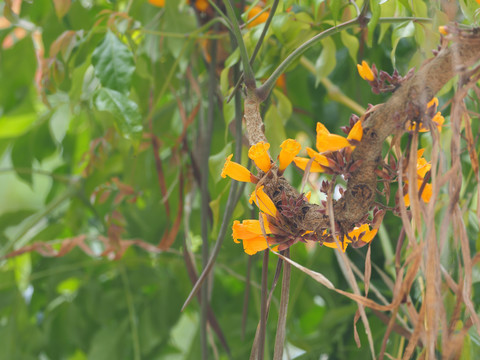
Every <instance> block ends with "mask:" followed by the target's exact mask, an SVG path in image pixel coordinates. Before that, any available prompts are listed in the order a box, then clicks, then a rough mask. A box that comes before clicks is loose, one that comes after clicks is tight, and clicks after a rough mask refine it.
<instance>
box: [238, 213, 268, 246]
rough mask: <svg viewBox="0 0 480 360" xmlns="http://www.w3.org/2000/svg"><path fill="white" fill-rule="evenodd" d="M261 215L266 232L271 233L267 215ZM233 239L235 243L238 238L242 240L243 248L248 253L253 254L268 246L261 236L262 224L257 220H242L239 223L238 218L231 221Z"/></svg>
mask: <svg viewBox="0 0 480 360" xmlns="http://www.w3.org/2000/svg"><path fill="white" fill-rule="evenodd" d="M262 216H263V226H264V230H265V233H266V234H271V233H272V231H271V230H270V227H269V224H268V221H267V217H266V216H265V214H262ZM232 237H233V241H235V242H236V243H237V244H238V243H240V241H239V240H238V239H240V240H242V242H243V249H244V251H245V252H246V253H247V254H248V255H254V254H256V253H257V252H258V251H262V250H265V249H266V248H268V242H267V239H266V238H265V237H264V236H263V232H262V225H261V224H260V221H259V220H243V221H242V222H241V223H240V221H238V220H235V221H234V222H233V226H232Z"/></svg>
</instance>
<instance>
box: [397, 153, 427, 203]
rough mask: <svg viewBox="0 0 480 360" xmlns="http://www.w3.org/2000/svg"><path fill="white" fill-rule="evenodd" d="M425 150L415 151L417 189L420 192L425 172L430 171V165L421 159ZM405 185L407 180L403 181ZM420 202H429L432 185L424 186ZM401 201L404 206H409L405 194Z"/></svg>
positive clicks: (407, 197)
mask: <svg viewBox="0 0 480 360" xmlns="http://www.w3.org/2000/svg"><path fill="white" fill-rule="evenodd" d="M424 151H425V149H419V150H418V151H417V189H418V190H420V188H421V187H422V184H423V179H424V178H425V175H426V174H427V172H429V171H430V169H431V168H432V165H431V164H430V163H428V162H427V160H425V158H423V157H422V156H423V153H424ZM405 184H408V180H405ZM421 197H422V200H423V201H424V202H426V203H428V202H429V201H430V198H431V197H432V184H425V186H424V188H423V191H422V195H421ZM403 200H404V202H405V206H407V207H408V206H410V196H409V194H405V195H404V197H403Z"/></svg>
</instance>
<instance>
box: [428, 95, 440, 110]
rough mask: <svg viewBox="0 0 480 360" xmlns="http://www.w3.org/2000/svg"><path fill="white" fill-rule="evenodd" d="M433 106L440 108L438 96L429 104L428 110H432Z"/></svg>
mask: <svg viewBox="0 0 480 360" xmlns="http://www.w3.org/2000/svg"><path fill="white" fill-rule="evenodd" d="M432 106H435V107H437V106H438V98H437V97H436V96H435V97H434V98H433V99H432V100H430V101H429V102H428V103H427V109H429V108H431V107H432Z"/></svg>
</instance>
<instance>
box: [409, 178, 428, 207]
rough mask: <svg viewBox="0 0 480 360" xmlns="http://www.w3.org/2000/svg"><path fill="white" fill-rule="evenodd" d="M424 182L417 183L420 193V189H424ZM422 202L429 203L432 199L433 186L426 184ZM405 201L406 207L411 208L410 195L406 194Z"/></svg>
mask: <svg viewBox="0 0 480 360" xmlns="http://www.w3.org/2000/svg"><path fill="white" fill-rule="evenodd" d="M422 184H423V180H418V181H417V189H418V191H420V188H421V187H422ZM421 197H422V200H423V201H424V202H425V203H428V202H429V201H430V198H431V197H432V184H425V187H424V188H423V191H422V195H421ZM403 201H404V202H405V206H406V207H409V206H410V196H409V194H406V195H404V196H403Z"/></svg>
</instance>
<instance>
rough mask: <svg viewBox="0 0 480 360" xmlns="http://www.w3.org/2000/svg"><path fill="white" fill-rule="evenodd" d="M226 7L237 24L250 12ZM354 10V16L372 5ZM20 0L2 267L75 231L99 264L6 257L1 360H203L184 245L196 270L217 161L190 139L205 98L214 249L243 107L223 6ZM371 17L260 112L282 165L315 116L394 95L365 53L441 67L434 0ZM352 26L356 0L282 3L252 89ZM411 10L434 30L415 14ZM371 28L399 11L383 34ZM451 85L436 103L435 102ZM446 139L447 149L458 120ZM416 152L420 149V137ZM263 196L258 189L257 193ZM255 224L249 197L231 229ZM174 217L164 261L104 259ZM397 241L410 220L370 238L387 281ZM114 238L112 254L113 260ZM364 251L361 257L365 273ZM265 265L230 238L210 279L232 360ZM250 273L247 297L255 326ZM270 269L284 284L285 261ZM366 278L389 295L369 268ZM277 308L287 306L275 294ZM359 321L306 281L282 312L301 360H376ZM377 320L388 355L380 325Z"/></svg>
mask: <svg viewBox="0 0 480 360" xmlns="http://www.w3.org/2000/svg"><path fill="white" fill-rule="evenodd" d="M234 3H235V4H236V5H237V11H238V15H241V13H242V11H243V8H242V6H241V5H242V4H244V2H241V1H235V2H234ZM355 3H356V5H357V6H358V7H359V8H362V6H363V1H361V0H358V1H356V2H355ZM267 4H271V1H267ZM10 5H11V3H10V2H9V1H7V2H6V4H5V5H4V6H5V7H4V16H5V17H6V18H7V19H8V20H9V21H10V25H8V26H7V27H4V28H2V29H1V30H0V43H2V44H3V47H2V50H1V53H0V83H1V84H2V86H1V87H0V155H1V157H0V184H1V186H0V198H1V199H2V201H1V202H0V256H4V255H6V254H8V253H10V252H12V251H14V250H17V249H19V248H21V247H23V246H27V245H31V244H36V243H42V242H44V243H48V244H50V245H52V248H53V249H54V250H57V251H58V250H60V249H61V246H62V243H63V244H65V242H66V241H68V240H70V241H71V240H72V239H75V238H77V237H78V236H80V235H84V238H82V239H83V242H82V244H83V245H85V246H88V247H89V248H90V249H91V251H92V252H93V255H88V254H85V252H83V251H81V249H80V248H79V247H76V248H74V249H73V250H72V251H70V252H68V253H67V254H65V255H64V256H61V257H46V256H42V255H41V254H39V253H37V252H26V253H24V254H22V255H19V256H16V257H13V258H10V259H3V260H0V349H2V350H1V351H0V359H42V360H45V359H68V360H81V359H93V360H100V359H133V358H137V359H138V358H142V359H168V360H173V359H198V358H199V354H200V342H199V332H198V328H199V306H198V303H197V302H196V301H194V302H193V303H192V304H191V305H189V307H187V309H186V310H185V311H184V312H180V308H181V306H182V304H183V302H184V300H185V299H186V297H187V296H188V294H189V292H190V290H191V288H192V283H191V281H190V278H189V276H188V274H187V271H186V265H185V261H184V258H183V255H182V251H183V249H184V248H185V247H186V248H188V249H189V250H190V251H191V252H192V253H193V255H194V260H195V261H196V264H197V270H198V271H200V265H199V264H200V263H201V258H200V253H201V249H200V248H201V237H200V233H201V220H200V219H201V210H200V192H199V185H198V178H199V175H198V172H199V171H200V172H201V171H207V169H201V168H198V160H199V155H201V152H202V146H201V145H200V144H201V139H199V137H198V134H199V128H200V127H201V126H202V124H204V122H205V121H206V120H205V118H206V116H207V112H208V108H209V106H212V105H213V107H214V116H215V120H214V132H213V134H212V136H213V140H212V149H211V154H210V158H209V169H208V171H209V192H210V199H211V202H210V206H211V209H212V224H211V225H212V226H211V227H210V229H211V230H210V232H209V238H210V240H211V243H212V244H211V245H212V246H213V241H214V240H215V239H216V238H217V234H218V230H219V225H220V222H221V219H222V214H223V211H224V209H225V202H226V198H227V195H228V190H229V187H230V181H228V180H224V179H221V178H220V171H221V168H222V166H223V162H224V159H225V157H226V156H227V155H229V154H230V153H232V152H233V136H232V133H231V131H230V130H229V124H230V122H231V121H232V120H233V117H234V102H233V101H232V102H230V103H226V101H225V98H226V97H227V96H228V94H229V93H230V92H231V90H232V87H233V85H234V84H233V82H232V73H233V71H232V68H233V67H235V66H237V64H238V63H239V53H238V51H234V50H233V49H232V45H231V38H230V36H229V34H228V32H226V31H225V30H222V27H221V26H220V25H221V22H220V21H219V20H218V19H219V17H218V16H217V15H216V14H215V13H214V12H213V10H212V9H211V8H210V10H209V11H210V12H208V13H199V12H198V11H196V10H195V9H194V7H192V6H189V5H188V4H186V3H185V1H178V2H177V1H169V0H166V4H165V7H155V6H153V5H151V4H149V3H148V2H147V1H141V0H134V1H128V2H127V1H101V0H98V1H96V0H76V1H75V0H73V1H67V0H57V1H50V0H35V1H23V2H22V3H21V11H20V13H19V15H18V16H17V15H15V14H14V13H11V12H10V11H9V6H10ZM370 9H371V16H372V17H371V19H372V20H371V21H370V23H369V25H368V27H367V28H360V27H358V26H357V27H352V28H350V29H348V30H345V31H342V32H341V33H340V34H336V35H334V36H332V37H328V38H326V39H324V40H323V41H322V42H321V44H319V45H315V46H313V47H312V48H311V49H310V50H308V52H307V53H306V54H305V56H304V57H303V58H302V59H301V60H300V61H298V62H296V63H295V64H293V65H292V66H290V68H289V69H288V71H287V72H286V85H285V87H283V88H282V87H277V88H276V89H275V90H274V92H273V94H272V95H271V97H270V98H269V100H268V101H267V102H266V105H265V106H264V108H263V109H262V112H263V114H264V119H265V124H266V135H267V138H268V139H269V141H270V142H271V149H272V155H273V156H274V157H275V156H276V155H277V154H278V149H279V148H278V146H279V144H280V143H281V142H282V141H283V140H284V139H285V138H286V137H291V138H296V139H297V140H299V141H300V142H301V143H302V145H303V146H304V147H305V146H312V144H314V141H315V124H316V122H317V121H322V122H323V123H324V124H326V125H327V126H328V127H329V128H330V130H331V131H332V132H337V133H338V132H339V127H340V126H344V125H347V124H348V118H349V116H350V115H351V113H355V112H358V109H359V108H360V109H361V107H366V105H367V104H368V103H372V104H377V103H381V102H383V101H385V100H386V96H383V95H381V96H378V95H373V94H372V93H371V91H370V89H369V86H368V84H367V83H366V82H365V81H362V80H361V79H360V77H359V76H358V74H357V70H356V64H357V63H359V62H360V61H361V60H364V59H365V60H367V61H368V62H369V63H370V64H371V63H373V62H374V63H375V64H376V65H377V67H378V68H380V69H383V70H386V71H388V72H391V71H393V69H394V68H397V69H398V70H399V71H400V72H401V73H402V74H405V73H406V72H407V71H408V69H409V68H411V67H413V66H417V67H418V66H419V65H420V63H421V62H422V61H423V60H424V59H426V58H427V57H430V56H431V52H430V50H432V49H435V48H436V46H437V44H438V42H439V38H440V36H439V33H438V31H437V28H438V25H443V24H446V22H447V21H448V20H449V15H447V12H446V10H445V8H443V7H442V1H421V0H403V1H402V0H398V1H397V0H386V1H375V0H374V1H370ZM477 9H478V5H477V4H476V2H475V1H468V0H467V1H464V0H460V1H459V8H458V9H456V10H455V12H454V15H455V18H454V19H456V20H457V21H460V22H464V23H467V24H473V23H475V22H476V20H477V18H476V15H477V13H478V10H477ZM354 16H355V7H354V6H353V5H352V4H351V3H350V2H349V1H343V0H332V1H323V0H308V1H294V0H286V1H281V2H280V6H279V9H278V10H277V14H276V15H275V17H274V19H273V22H272V25H271V29H270V30H269V32H268V33H267V37H266V39H265V42H264V45H263V46H262V48H261V50H260V54H259V56H258V58H257V60H256V61H255V63H254V70H255V74H256V78H257V79H258V81H259V82H261V81H263V80H264V79H265V78H267V77H268V75H270V74H271V73H272V71H273V70H274V69H275V68H276V67H277V66H278V65H279V64H280V62H281V61H282V60H283V59H284V58H285V57H286V56H287V55H288V54H289V53H290V52H292V51H293V50H294V49H295V48H296V47H298V46H299V45H300V44H302V43H303V42H304V41H306V40H308V39H309V38H311V37H312V36H313V35H315V34H317V33H319V32H320V31H322V30H324V29H327V28H329V27H331V26H333V25H335V24H338V23H341V22H343V21H346V20H349V19H351V18H353V17H354ZM410 16H415V17H422V18H423V17H425V18H429V19H431V20H429V21H425V22H413V21H409V20H408V19H405V18H406V17H410ZM378 17H382V18H385V17H390V18H393V19H391V20H390V21H380V22H377V19H378ZM395 18H396V19H395ZM211 19H214V20H211ZM243 20H244V21H245V20H246V15H245V14H244V15H243ZM451 20H453V19H451ZM17 28H22V29H25V30H26V34H25V36H24V37H23V38H15V37H13V38H12V34H13V31H14V30H15V29H17ZM261 30H262V25H259V26H256V27H252V28H250V27H248V28H245V29H244V39H245V42H246V44H247V48H248V50H249V51H250V52H251V51H253V48H254V46H255V44H256V42H257V40H258V38H259V36H260V32H261ZM35 34H37V35H38V38H37V39H36V40H35V41H34V39H35V36H36V35H35ZM213 38H216V39H218V43H219V45H218V48H219V50H218V52H219V54H220V55H219V64H218V66H217V71H216V75H217V79H218V88H217V89H218V90H217V91H216V93H215V97H214V99H212V98H210V99H209V98H208V96H207V94H208V82H209V79H210V77H211V74H210V73H209V72H208V64H209V62H210V61H211V60H210V59H209V57H208V56H207V55H206V54H207V53H208V52H209V51H210V50H209V44H211V41H212V39H213ZM11 39H13V44H12V45H11V46H7V45H6V44H7V43H8V41H10V40H11ZM41 45H43V54H41V51H42V49H41ZM222 55H224V56H223V57H222ZM38 57H40V58H41V63H40V64H39V62H38ZM325 79H327V80H325ZM451 91H452V90H451V87H448V88H446V89H445V90H444V91H443V98H441V103H442V99H443V103H445V101H446V100H447V99H448V98H449V96H451V93H452V92H451ZM346 101H350V104H351V102H353V103H354V105H350V106H348V105H346V104H347V102H346ZM179 104H181V107H179ZM355 104H356V105H355ZM358 104H360V105H358ZM197 106H198V113H197V115H196V116H195V115H193V116H192V120H193V121H192V122H191V123H189V124H185V122H184V120H185V119H184V118H182V111H184V112H185V114H186V116H187V117H188V116H190V115H191V114H192V113H194V112H195V111H196V107H197ZM446 116H447V115H446ZM474 127H475V129H474V130H475V131H476V130H478V129H477V128H478V125H476V124H474ZM184 131H185V133H184V134H185V136H184V135H183V132H184ZM442 136H445V137H446V138H448V128H447V129H446V134H445V133H444V134H443V135H442ZM422 142H423V145H424V146H428V144H429V139H428V137H424V138H422ZM155 144H156V145H157V146H156V145H155ZM244 152H245V147H244ZM156 155H157V159H156ZM243 158H244V159H245V158H246V153H244V156H243ZM159 160H160V162H159ZM468 161H469V160H468V158H466V159H465V162H466V164H468ZM159 163H160V164H161V165H158V164H159ZM156 164H157V166H161V169H160V168H159V167H156ZM245 164H246V161H245ZM467 169H468V168H467ZM466 171H467V173H466V174H465V176H466V177H468V175H469V173H468V170H466ZM159 175H160V176H159ZM286 176H287V178H289V179H290V180H291V181H292V183H294V184H296V185H299V184H300V182H301V176H302V174H301V173H300V172H299V171H297V170H296V169H294V168H293V167H292V168H291V169H290V168H289V169H288V172H287V174H286ZM159 179H160V180H161V181H163V182H164V184H165V187H164V189H162V182H161V181H160V182H159ZM251 191H252V188H249V187H248V186H247V188H246V190H245V194H246V195H247V194H249V193H250V192H251ZM465 191H467V192H468V191H469V188H468V184H467V185H466V189H465ZM313 199H314V200H315V195H314V198H313ZM472 199H475V196H473V197H471V198H466V200H465V208H466V221H467V223H468V226H469V231H471V237H470V238H471V239H472V246H473V247H474V248H475V247H476V246H477V243H478V223H477V220H476V218H475V216H474V211H475V208H476V204H475V203H474V200H472ZM317 200H318V199H317ZM167 203H168V210H167V207H166V204H167ZM178 214H180V215H178ZM252 216H254V217H255V216H256V215H255V214H254V213H252V208H251V207H250V205H249V204H248V202H247V198H246V197H242V199H241V200H240V202H239V203H238V205H237V206H236V208H235V211H234V216H233V219H243V218H251V217H252ZM177 218H178V219H179V220H180V223H179V231H178V233H177V234H176V236H175V242H174V243H173V245H172V246H171V247H170V248H169V249H168V250H166V251H162V252H159V253H157V252H153V251H150V250H151V249H150V248H147V246H146V245H144V246H143V247H141V246H135V245H132V246H130V247H128V249H126V251H125V253H124V254H123V256H121V257H120V256H118V258H117V259H115V260H114V259H112V257H114V255H115V254H118V250H119V248H118V246H120V245H121V244H120V243H119V242H118V241H119V240H120V239H123V240H134V239H139V240H142V241H143V242H144V243H142V244H145V243H146V244H151V245H152V246H156V245H157V244H159V242H160V240H161V239H162V237H164V236H165V234H168V233H169V232H170V231H172V229H173V228H174V222H175V220H176V219H177ZM233 219H232V220H233ZM400 229H401V221H400V220H399V219H398V218H396V217H394V216H392V215H391V214H389V215H387V216H386V218H385V221H384V225H383V227H382V229H381V231H380V233H379V235H378V236H377V237H376V239H375V240H374V242H373V244H372V262H373V263H374V264H376V266H378V267H380V268H381V269H383V271H385V273H386V274H389V275H390V276H393V274H394V267H393V249H394V248H395V243H396V239H397V237H398V235H399V233H400ZM102 237H103V238H102ZM102 239H104V241H102ZM119 244H120V245H119ZM109 245H111V246H113V251H112V252H111V253H110V254H109V255H105V256H101V254H102V252H103V251H104V250H105V249H106V248H108V246H109ZM365 251H366V250H365V249H361V250H353V249H349V256H350V257H351V259H352V260H353V261H354V263H355V264H357V266H358V267H359V268H360V269H363V264H364V257H365ZM291 256H292V258H293V259H295V261H297V262H299V263H301V264H304V265H305V266H307V267H309V268H311V269H312V270H315V271H319V272H321V273H323V274H324V275H325V276H327V277H328V278H329V279H330V280H331V281H332V282H333V283H334V284H335V285H336V286H337V287H339V288H344V289H346V288H348V285H347V282H346V280H345V279H344V277H343V275H342V272H341V269H340V268H339V266H338V263H337V261H336V258H335V256H334V252H333V251H332V250H330V249H327V248H322V247H319V246H313V247H308V248H307V247H306V246H304V245H303V244H298V245H296V246H294V247H293V248H292V254H291ZM260 258H261V256H259V255H256V256H253V257H252V258H249V256H248V255H246V254H244V253H243V251H242V248H241V245H238V244H234V243H233V241H231V236H230V232H229V231H228V232H227V235H226V240H225V242H224V244H223V248H222V250H221V252H220V255H219V257H218V260H217V264H216V267H215V270H214V272H213V278H212V284H213V285H212V288H211V305H212V308H213V309H214V313H215V315H216V317H217V319H218V321H219V323H220V327H221V329H222V330H223V333H224V335H225V337H226V339H227V342H228V344H229V346H230V348H231V353H232V355H231V358H233V359H245V358H247V357H248V356H249V353H250V349H251V345H252V341H253V336H254V334H255V328H256V325H257V322H258V318H259V312H260V292H259V283H260V275H261V261H260ZM249 261H251V272H250V277H251V279H250V280H251V292H250V299H249V305H248V311H247V313H246V328H245V334H243V333H242V311H243V310H242V309H243V306H244V292H245V288H246V282H245V277H246V271H247V265H248V262H249ZM271 261H272V262H271V264H270V265H271V268H270V274H273V272H274V269H275V265H276V263H275V261H274V260H273V259H272V260H271ZM478 280H479V279H478V278H477V279H475V281H476V282H475V289H477V288H478ZM372 283H373V284H377V285H378V286H379V287H380V290H381V291H382V293H383V294H384V295H385V296H387V297H388V296H389V295H391V294H390V290H389V289H388V288H385V287H382V284H383V282H382V281H381V279H380V275H379V274H378V273H377V272H374V274H373V275H372ZM275 296H276V299H278V298H279V292H278V290H277V292H276V293H275ZM475 300H480V299H478V294H477V292H475V294H474V303H477V304H478V303H479V301H475ZM356 310H357V306H356V304H355V303H354V302H352V301H350V300H348V299H346V298H344V297H341V296H340V295H337V294H335V293H333V292H331V291H329V290H327V289H326V288H324V287H322V286H320V285H319V284H318V283H316V282H314V281H313V280H312V279H310V278H309V277H308V276H306V275H305V274H303V273H301V272H298V271H295V270H294V271H293V273H292V285H291V295H290V304H289V313H288V318H287V349H288V351H287V353H289V356H290V358H294V357H295V356H298V357H296V358H298V359H318V358H319V357H320V356H321V355H322V354H325V355H328V358H329V359H348V358H354V357H356V358H369V357H370V352H369V349H368V346H367V341H366V337H365V335H364V331H363V325H361V324H359V325H358V326H359V333H360V338H361V340H362V344H363V346H362V347H361V348H357V347H356V345H355V341H354V337H353V317H354V314H355V312H356ZM277 311H278V300H274V302H273V306H272V309H271V312H270V317H269V322H268V328H267V349H272V348H273V341H274V336H275V329H276V317H277ZM368 314H369V319H370V325H371V328H372V331H373V338H374V340H375V341H376V343H377V344H379V343H381V340H382V338H383V335H384V332H385V325H384V324H383V323H382V322H381V321H380V320H379V319H378V318H376V317H375V316H374V315H373V314H372V313H368ZM370 315H371V316H370ZM208 336H209V337H210V338H211V339H212V342H213V343H214V344H215V346H214V348H215V349H216V351H218V353H219V355H218V357H219V358H220V359H224V358H228V357H227V355H226V353H225V351H224V350H223V348H222V347H221V346H220V344H219V342H218V339H217V337H216V336H215V334H214V333H213V332H209V334H208ZM479 340H480V339H478V337H476V335H475V333H474V332H472V334H471V337H469V338H468V344H465V349H466V350H465V352H464V358H465V359H468V358H470V356H474V354H478V351H480V350H479ZM402 346H403V343H402V339H401V338H400V336H398V335H392V337H391V339H390V341H389V343H388V344H387V351H388V352H390V353H391V354H394V355H397V354H398V353H399V351H400V352H401V349H402ZM377 350H378V349H377ZM268 352H269V353H270V350H269V351H268ZM213 354H214V352H213V350H212V353H211V355H212V356H213ZM462 356H463V355H462ZM267 358H269V357H267ZM471 358H472V359H473V358H474V357H471Z"/></svg>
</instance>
